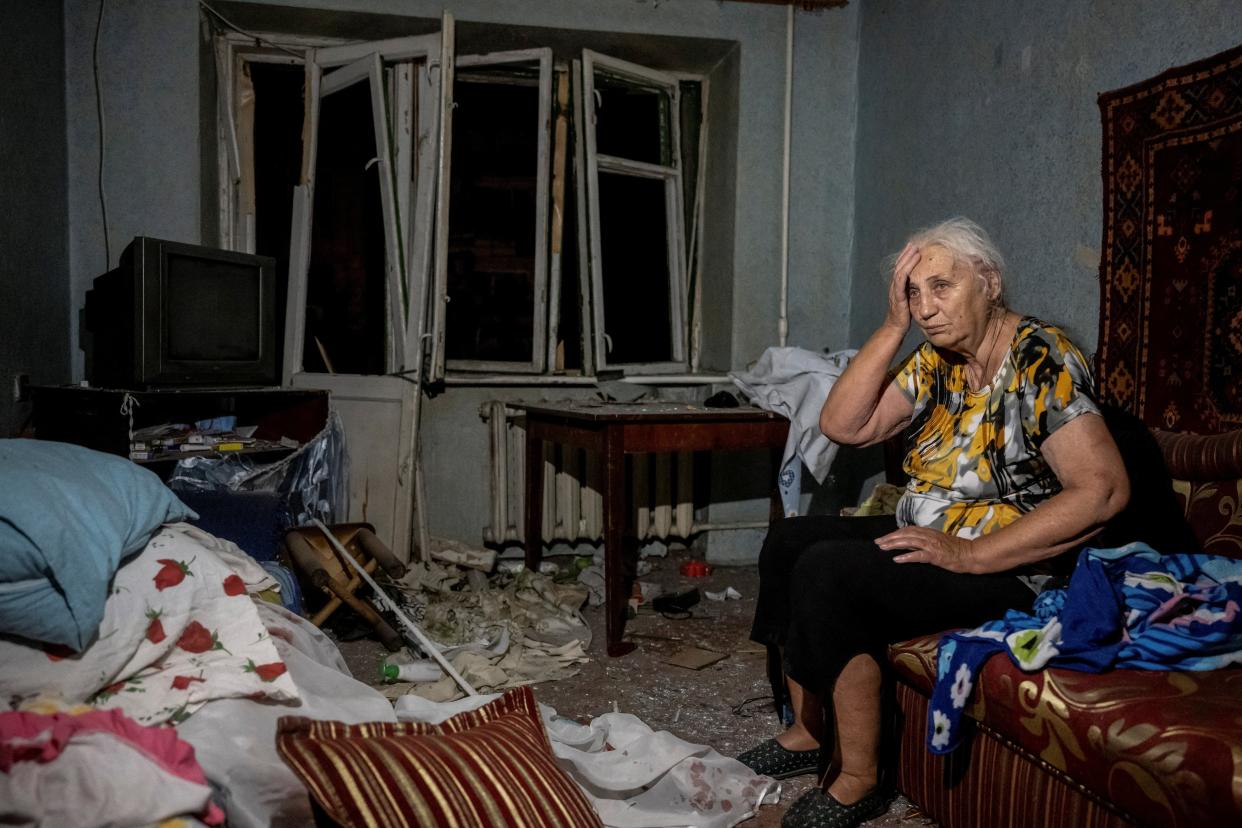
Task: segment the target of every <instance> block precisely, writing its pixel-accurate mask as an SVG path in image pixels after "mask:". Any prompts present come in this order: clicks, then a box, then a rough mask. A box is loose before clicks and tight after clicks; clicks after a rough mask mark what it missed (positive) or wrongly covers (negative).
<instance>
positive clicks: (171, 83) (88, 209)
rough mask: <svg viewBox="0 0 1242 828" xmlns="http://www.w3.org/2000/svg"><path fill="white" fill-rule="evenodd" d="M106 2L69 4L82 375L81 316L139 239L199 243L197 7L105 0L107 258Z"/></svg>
mask: <svg viewBox="0 0 1242 828" xmlns="http://www.w3.org/2000/svg"><path fill="white" fill-rule="evenodd" d="M99 8H100V4H99V2H98V0H65V101H66V109H67V116H68V132H67V136H68V147H69V170H68V172H69V224H68V230H69V268H70V274H71V276H70V281H69V313H70V335H71V336H70V348H71V351H70V357H71V358H72V360H73V366H74V368H73V370H74V375H75V378H81V376H82V364H83V360H82V352H81V351H80V350H78V338H79V334H80V331H79V329H78V310H79V309H80V308H81V307H82V303H83V299H84V297H85V294H86V290H87V288H89V287H90V282H91V280H92V279H93V278H95V277H96V276H98V275H99V274H100V273H103V272H104V271H105V270H107V269H108V268H109V267H115V266H116V263H117V258H118V257H119V256H120V253H121V250H122V249H123V248H124V247H125V245H126V244H128V243H129V242H130V240H132V239H133V237H134V236H154V237H156V238H161V239H172V240H174V241H189V242H197V241H199V232H200V231H199V227H200V224H201V220H200V216H199V112H198V107H199V95H198V4H197V3H196V2H194V0H159V2H156V3H151V2H144V0H107V2H106V3H105V4H104V16H103V24H102V27H101V28H100V32H99V86H100V91H101V96H102V100H103V124H104V131H103V132H104V142H103V143H104V153H103V155H104V162H103V167H104V174H103V190H104V196H105V199H104V203H105V205H106V209H107V213H108V235H109V241H110V246H111V259H110V260H105V257H104V230H103V227H104V224H103V220H102V213H103V208H101V206H100V202H99V187H98V169H99V129H98V123H97V114H96V105H95V73H94V71H93V47H94V43H95V33H96V26H97V21H98V15H99Z"/></svg>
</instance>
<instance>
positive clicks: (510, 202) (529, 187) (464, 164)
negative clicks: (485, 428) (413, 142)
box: [445, 63, 543, 363]
mask: <svg viewBox="0 0 1242 828" xmlns="http://www.w3.org/2000/svg"><path fill="white" fill-rule="evenodd" d="M533 67H534V68H533V71H527V72H521V71H517V72H515V71H514V69H513V67H511V66H506V67H505V68H503V69H500V68H498V69H490V70H486V69H471V70H470V71H469V72H465V71H463V72H460V73H459V74H458V77H457V79H456V82H455V83H454V91H453V102H454V108H453V153H452V171H451V187H452V194H451V197H450V199H449V204H450V212H449V254H448V255H449V263H448V296H449V299H450V301H449V303H448V307H447V309H446V315H447V321H446V325H445V328H446V330H445V347H446V351H445V353H446V356H447V358H448V359H451V360H486V361H489V362H521V363H529V362H530V361H531V360H532V358H533V349H534V347H535V342H534V335H535V320H534V313H535V284H536V272H535V269H536V266H537V260H536V251H535V241H536V239H535V230H536V216H535V211H536V208H537V200H538V198H537V197H538V179H539V136H540V131H541V129H542V125H541V124H540V123H539V85H538V83H539V68H538V64H537V63H535V64H533ZM539 346H540V347H542V346H543V343H539Z"/></svg>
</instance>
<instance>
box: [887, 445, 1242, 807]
mask: <svg viewBox="0 0 1242 828" xmlns="http://www.w3.org/2000/svg"><path fill="white" fill-rule="evenodd" d="M1114 434H1115V435H1117V431H1114ZM1123 440H1124V438H1119V439H1118V442H1119V443H1123ZM1147 445H1149V446H1150V451H1151V452H1154V453H1155V454H1156V455H1158V456H1157V457H1155V458H1152V457H1143V455H1142V447H1141V445H1140V446H1137V447H1136V446H1135V445H1131V446H1129V447H1127V446H1126V445H1124V444H1123V445H1122V449H1123V456H1125V458H1126V460H1127V467H1128V468H1129V470H1130V473H1131V480H1132V485H1133V487H1134V489H1135V495H1134V497H1133V498H1132V504H1131V507H1130V509H1129V510H1128V513H1129V514H1128V518H1129V519H1128V521H1127V522H1128V524H1129V525H1131V526H1136V525H1138V524H1139V523H1142V522H1144V521H1146V522H1147V523H1148V524H1150V530H1151V531H1153V532H1157V533H1159V532H1166V533H1172V534H1171V535H1170V536H1169V537H1166V538H1165V539H1163V540H1162V541H1161V543H1163V544H1165V545H1166V546H1167V545H1168V544H1173V543H1178V542H1179V541H1178V540H1176V539H1175V538H1176V533H1177V532H1178V531H1179V530H1181V529H1183V528H1188V529H1189V531H1191V532H1192V533H1193V536H1194V538H1193V540H1192V541H1188V542H1193V543H1195V544H1196V545H1197V548H1199V549H1201V550H1202V551H1204V552H1207V553H1210V554H1214V555H1224V556H1227V557H1230V558H1234V559H1242V430H1238V431H1232V432H1227V433H1224V434H1217V435H1211V436H1197V435H1193V434H1189V433H1174V432H1163V431H1158V430H1153V431H1151V432H1149V434H1148V439H1147ZM1160 460H1163V463H1164V466H1163V467H1161V466H1160V465H1159V461H1160ZM1153 483H1154V487H1153V486H1152V485H1148V484H1153ZM1170 492H1171V493H1172V495H1171V497H1169V498H1168V502H1171V503H1172V504H1173V505H1174V509H1175V510H1176V511H1177V513H1178V514H1177V515H1175V516H1174V517H1175V518H1176V517H1178V516H1180V517H1183V518H1184V520H1185V523H1184V524H1181V525H1180V526H1179V525H1177V524H1179V523H1180V522H1179V521H1178V520H1176V519H1172V520H1170V519H1168V517H1167V515H1165V514H1164V513H1162V512H1161V511H1160V509H1161V508H1162V507H1163V506H1164V505H1167V504H1166V503H1165V502H1164V496H1165V495H1168V494H1169V493H1170ZM1123 517H1127V516H1123ZM1100 545H1101V546H1103V545H1105V544H1104V543H1101V544H1100ZM1153 545H1156V544H1153ZM1157 548H1164V547H1162V546H1159V545H1157ZM1166 551H1167V549H1166ZM938 641H939V635H931V636H925V637H921V638H917V639H913V640H911V641H906V642H902V643H900V644H896V645H894V646H892V647H890V649H889V664H890V666H891V668H892V669H891V673H892V677H893V681H894V684H895V690H896V700H897V723H896V737H895V747H894V752H895V754H896V760H897V761H896V771H895V773H896V785H897V788H898V790H900V791H901V792H902V793H903V794H904V795H905V796H907V797H908V798H909V799H910V800H911V801H912V802H914V803H916V804H917V805H918V806H919V807H920V808H921V809H922V810H923V811H924V812H925V813H926V814H927V815H928V816H930V817H931V818H933V819H935V820H936V822H938V823H939V824H940V825H942V826H953V827H954V828H956V827H957V826H988V828H991V826H1002V825H1003V826H1032V828H1034V826H1115V825H1116V826H1120V825H1153V826H1195V828H1207V826H1224V825H1242V670H1239V669H1223V670H1216V671H1210V672H1154V671H1142V670H1115V671H1111V672H1106V673H1101V674H1091V673H1082V672H1076V671H1072V670H1066V669H1059V668H1048V669H1044V670H1041V671H1039V672H1033V673H1025V672H1023V671H1022V670H1020V669H1019V668H1018V667H1017V666H1015V665H1014V664H1013V663H1012V661H1011V660H1009V659H1007V658H1004V657H1003V656H1002V657H993V658H992V659H990V660H989V662H988V663H987V666H986V668H985V669H984V671H983V672H982V674H981V675H980V677H979V679H978V681H977V683H976V688H975V694H974V696H973V698H972V703H971V704H969V705H968V707H967V711H966V712H967V716H968V717H969V718H970V719H971V720H972V722H973V728H972V729H971V732H970V735H968V737H967V739H966V741H965V742H964V743H963V744H962V745H961V747H959V748H958V749H957V750H956V751H955V752H953V753H951V754H948V755H945V756H937V755H933V754H931V753H930V752H929V751H928V750H927V748H926V746H925V741H924V739H925V733H926V721H927V708H928V702H929V699H930V697H931V692H932V687H933V685H934V683H935V678H936V648H937V644H938Z"/></svg>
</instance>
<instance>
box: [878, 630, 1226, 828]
mask: <svg viewBox="0 0 1242 828" xmlns="http://www.w3.org/2000/svg"><path fill="white" fill-rule="evenodd" d="M938 642H939V636H938V635H932V636H924V637H921V638H916V639H913V640H911V641H907V642H902V643H900V644H896V645H894V646H892V647H891V648H890V649H889V660H890V662H891V664H892V665H893V668H894V670H895V672H896V674H897V677H898V679H899V680H901V681H904V682H906V683H907V684H909V685H910V686H912V687H913V688H915V689H916V690H918V691H919V692H920V693H921V694H923V695H925V696H929V695H930V694H931V690H932V686H933V684H934V682H935V678H936V650H937V644H938ZM1239 699H1242V670H1232V669H1225V670H1215V671H1209V672H1196V673H1181V672H1156V671H1146V670H1115V671H1112V672H1108V673H1100V674H1092V673H1080V672H1076V671H1072V670H1063V669H1057V668H1050V669H1046V670H1042V671H1039V672H1035V673H1025V672H1023V671H1022V670H1020V669H1019V668H1018V667H1017V666H1016V665H1014V664H1013V662H1012V661H1010V660H1009V659H1007V658H992V659H990V660H989V661H988V663H987V666H986V667H984V669H983V671H982V673H981V674H980V677H979V681H978V683H977V686H976V691H975V693H974V696H973V700H972V702H971V703H970V704H969V705H968V706H967V708H966V713H967V715H968V716H969V717H970V718H972V719H974V720H976V721H978V722H981V723H982V724H983V725H984V726H986V727H988V728H989V729H991V730H992V731H994V732H996V733H997V734H999V735H1000V736H1002V737H1004V738H1005V739H1008V740H1009V741H1011V742H1013V743H1015V744H1016V745H1017V746H1018V747H1019V748H1021V749H1022V750H1024V751H1026V752H1027V753H1029V754H1030V755H1032V756H1035V757H1038V759H1040V760H1042V761H1043V762H1045V763H1047V764H1048V765H1049V766H1051V767H1052V768H1053V769H1055V770H1058V771H1062V772H1064V773H1065V774H1067V775H1068V776H1069V777H1070V778H1072V779H1073V780H1075V781H1076V782H1078V783H1080V784H1082V785H1083V786H1085V787H1086V788H1088V789H1089V790H1091V791H1092V792H1094V793H1095V794H1097V795H1098V796H1101V797H1103V798H1105V799H1108V800H1110V801H1112V802H1113V803H1115V804H1116V805H1117V806H1118V807H1119V808H1121V809H1122V810H1123V811H1125V812H1127V813H1129V814H1131V815H1132V816H1135V817H1136V818H1141V820H1142V821H1143V822H1149V823H1155V824H1168V825H1192V824H1198V825H1226V824H1231V825H1232V824H1242V787H1240V788H1239V789H1238V790H1235V789H1234V785H1233V780H1234V778H1235V774H1236V773H1238V772H1240V771H1242V759H1239V760H1238V762H1239V764H1238V766H1237V767H1235V757H1242V715H1240V712H1242V708H1240V707H1239V702H1238V700H1239ZM906 726H907V727H915V728H918V729H920V730H921V729H922V728H923V727H924V726H925V723H924V722H907V723H906Z"/></svg>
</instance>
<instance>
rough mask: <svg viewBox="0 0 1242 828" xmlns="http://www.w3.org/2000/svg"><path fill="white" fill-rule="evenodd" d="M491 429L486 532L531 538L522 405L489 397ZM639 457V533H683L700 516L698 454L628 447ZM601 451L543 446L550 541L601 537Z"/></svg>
mask: <svg viewBox="0 0 1242 828" xmlns="http://www.w3.org/2000/svg"><path fill="white" fill-rule="evenodd" d="M479 413H480V414H481V415H482V417H483V419H484V421H485V422H486V423H487V426H488V430H489V434H490V441H489V442H490V457H491V468H490V482H489V489H490V491H491V514H490V515H489V518H488V520H489V522H488V525H487V526H486V527H485V528H484V530H483V540H484V541H485V542H486V543H491V544H507V543H524V542H525V540H526V538H525V534H526V529H525V521H524V519H523V516H524V515H525V500H526V486H525V480H524V478H525V474H526V430H525V429H524V428H522V426H521V425H520V424H519V422H518V418H519V416H520V415H521V412H519V411H516V410H514V409H511V408H508V407H507V406H506V405H505V404H504V403H503V402H499V401H493V402H489V403H484V405H483V407H482V409H481V410H480V412H479ZM628 459H629V461H630V462H632V463H633V464H634V465H633V475H632V477H631V480H632V481H633V486H632V490H631V492H630V503H632V504H633V505H634V508H635V512H636V513H635V515H634V518H635V520H634V526H636V527H637V528H638V537H639V540H662V541H667V540H670V539H677V540H684V539H686V538H688V537H690V535H691V534H693V533H694V532H695V531H696V530H697V529H698V528H699V527H697V526H696V525H695V523H694V455H693V454H692V453H691V452H688V451H682V452H678V453H676V454H656V455H649V454H634V455H628ZM600 462H601V458H600V457H599V456H597V455H595V454H593V453H591V452H587V451H584V450H583V449H579V448H574V447H572V446H562V445H548V444H546V443H545V444H544V446H543V541H544V542H545V543H551V542H553V541H564V542H567V543H574V542H579V541H592V542H594V541H601V540H603V535H604V502H603V497H602V496H601V494H600V482H599V481H600V474H601V471H600Z"/></svg>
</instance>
